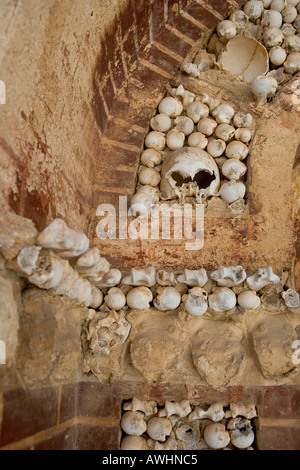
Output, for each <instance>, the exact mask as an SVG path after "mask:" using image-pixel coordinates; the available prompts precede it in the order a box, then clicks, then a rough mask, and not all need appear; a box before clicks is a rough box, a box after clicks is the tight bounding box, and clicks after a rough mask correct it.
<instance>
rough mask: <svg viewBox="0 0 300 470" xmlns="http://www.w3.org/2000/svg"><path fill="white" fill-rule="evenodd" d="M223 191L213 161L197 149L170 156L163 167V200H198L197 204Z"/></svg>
mask: <svg viewBox="0 0 300 470" xmlns="http://www.w3.org/2000/svg"><path fill="white" fill-rule="evenodd" d="M219 187H220V172H219V168H218V166H217V164H216V163H215V161H214V159H213V158H212V157H211V156H210V155H209V154H208V153H207V152H205V151H204V150H202V149H199V148H197V147H183V148H182V149H178V150H175V151H174V152H172V153H170V155H168V157H167V158H166V159H165V161H164V163H163V165H162V180H161V185H160V190H161V194H162V198H163V199H176V198H179V200H180V201H181V202H184V200H185V197H189V196H196V199H197V202H198V201H199V202H201V201H202V199H203V198H207V197H208V196H214V195H216V194H217V193H218V190H219Z"/></svg>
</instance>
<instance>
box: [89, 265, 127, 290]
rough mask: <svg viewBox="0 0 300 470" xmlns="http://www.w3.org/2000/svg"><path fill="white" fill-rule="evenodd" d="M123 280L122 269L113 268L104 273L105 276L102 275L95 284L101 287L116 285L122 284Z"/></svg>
mask: <svg viewBox="0 0 300 470" xmlns="http://www.w3.org/2000/svg"><path fill="white" fill-rule="evenodd" d="M121 280H122V273H121V271H120V270H119V269H115V268H111V269H110V270H109V271H108V272H107V273H105V274H104V275H103V277H101V279H100V280H97V281H95V285H97V287H100V288H102V287H103V288H105V287H114V286H117V285H118V284H120V282H121ZM93 282H94V281H93Z"/></svg>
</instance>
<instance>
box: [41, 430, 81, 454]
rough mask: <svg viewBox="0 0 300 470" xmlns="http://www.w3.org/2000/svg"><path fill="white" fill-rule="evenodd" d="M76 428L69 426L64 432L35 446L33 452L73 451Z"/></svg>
mask: <svg viewBox="0 0 300 470" xmlns="http://www.w3.org/2000/svg"><path fill="white" fill-rule="evenodd" d="M76 436H77V426H70V427H69V428H67V429H65V430H64V431H62V432H60V433H59V434H56V435H55V436H52V437H49V438H48V439H45V440H44V441H41V442H39V443H38V444H35V446H34V449H35V450H73V449H75V444H76Z"/></svg>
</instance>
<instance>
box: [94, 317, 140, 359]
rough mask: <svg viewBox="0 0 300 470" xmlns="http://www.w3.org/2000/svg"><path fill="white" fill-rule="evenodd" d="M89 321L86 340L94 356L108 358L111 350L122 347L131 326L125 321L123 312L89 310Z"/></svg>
mask: <svg viewBox="0 0 300 470" xmlns="http://www.w3.org/2000/svg"><path fill="white" fill-rule="evenodd" d="M89 319H90V321H89V324H88V327H87V340H88V343H89V348H90V350H91V352H92V353H93V354H94V355H97V356H109V355H110V353H111V351H112V350H114V349H116V348H117V347H119V346H120V345H122V344H123V343H124V342H125V341H126V339H127V338H128V335H129V332H130V329H131V325H130V323H129V322H128V321H127V320H126V319H125V315H124V311H123V310H120V311H118V312H116V311H114V310H110V311H109V312H96V311H95V310H90V315H89Z"/></svg>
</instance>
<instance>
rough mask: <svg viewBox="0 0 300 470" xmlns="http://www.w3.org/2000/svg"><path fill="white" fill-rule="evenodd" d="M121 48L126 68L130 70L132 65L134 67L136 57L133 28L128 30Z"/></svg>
mask: <svg viewBox="0 0 300 470" xmlns="http://www.w3.org/2000/svg"><path fill="white" fill-rule="evenodd" d="M122 47H123V51H124V54H125V57H126V63H127V66H128V68H129V69H130V68H131V67H132V66H133V65H135V63H136V60H137V57H138V55H137V50H136V46H135V41H134V31H133V27H131V28H130V30H129V33H128V37H127V38H126V39H125V40H124V41H123V45H122Z"/></svg>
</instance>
